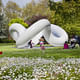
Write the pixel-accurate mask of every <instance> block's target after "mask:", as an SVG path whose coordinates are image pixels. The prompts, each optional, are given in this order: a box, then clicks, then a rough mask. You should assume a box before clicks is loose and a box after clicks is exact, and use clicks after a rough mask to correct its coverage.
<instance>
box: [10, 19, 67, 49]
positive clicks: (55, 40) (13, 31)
mask: <svg viewBox="0 0 80 80" xmlns="http://www.w3.org/2000/svg"><path fill="white" fill-rule="evenodd" d="M9 32H10V35H11V36H12V38H13V39H14V40H15V41H16V46H17V47H18V48H22V47H24V46H27V44H28V42H29V40H32V42H33V43H34V45H36V44H37V43H38V42H39V39H40V38H41V36H44V37H45V39H46V41H47V42H48V43H49V44H51V45H53V46H63V44H64V42H65V41H68V35H67V33H66V32H65V31H64V30H63V29H62V28H60V27H59V26H57V25H53V24H50V22H49V21H48V20H47V19H41V20H39V21H37V22H35V23H34V24H33V25H31V26H30V27H29V28H28V29H26V28H24V27H23V26H22V25H21V24H18V23H14V24H12V25H11V26H10V27H9Z"/></svg>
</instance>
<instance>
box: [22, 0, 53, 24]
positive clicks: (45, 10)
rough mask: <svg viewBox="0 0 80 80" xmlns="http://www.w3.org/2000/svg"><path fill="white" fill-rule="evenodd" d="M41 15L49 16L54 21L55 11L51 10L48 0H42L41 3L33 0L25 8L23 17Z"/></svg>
mask: <svg viewBox="0 0 80 80" xmlns="http://www.w3.org/2000/svg"><path fill="white" fill-rule="evenodd" d="M39 15H41V16H47V17H48V19H49V20H50V21H51V22H52V23H53V22H54V11H51V10H50V8H49V7H48V0H41V1H40V2H39V3H35V1H34V0H33V1H32V2H31V3H29V4H27V5H26V6H25V7H24V8H23V18H24V19H25V20H29V19H31V18H32V17H33V16H39Z"/></svg>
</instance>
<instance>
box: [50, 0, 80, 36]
mask: <svg viewBox="0 0 80 80" xmlns="http://www.w3.org/2000/svg"><path fill="white" fill-rule="evenodd" d="M49 3H50V4H49V6H50V9H51V10H52V11H53V10H54V11H55V20H54V24H57V25H60V26H61V27H62V28H64V29H65V30H66V31H67V32H68V34H69V35H72V34H75V35H76V34H77V35H79V34H80V33H79V30H80V29H79V28H80V27H79V26H80V0H63V2H57V3H55V2H51V0H49Z"/></svg>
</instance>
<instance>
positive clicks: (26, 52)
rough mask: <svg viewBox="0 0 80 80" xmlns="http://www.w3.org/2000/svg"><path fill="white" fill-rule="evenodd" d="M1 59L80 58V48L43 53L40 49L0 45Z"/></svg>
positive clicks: (49, 49) (54, 48)
mask: <svg viewBox="0 0 80 80" xmlns="http://www.w3.org/2000/svg"><path fill="white" fill-rule="evenodd" d="M0 51H2V52H3V54H2V55H0V57H27V58H38V57H41V58H54V59H60V58H80V48H78V49H67V50H64V49H63V48H60V47H51V48H47V49H45V53H43V52H42V51H41V50H40V49H17V48H15V44H7V43H0Z"/></svg>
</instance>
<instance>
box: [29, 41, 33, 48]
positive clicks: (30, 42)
mask: <svg viewBox="0 0 80 80" xmlns="http://www.w3.org/2000/svg"><path fill="white" fill-rule="evenodd" d="M32 44H33V43H32V40H30V41H29V42H28V45H29V47H30V48H33V46H32Z"/></svg>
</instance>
